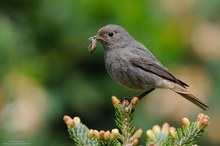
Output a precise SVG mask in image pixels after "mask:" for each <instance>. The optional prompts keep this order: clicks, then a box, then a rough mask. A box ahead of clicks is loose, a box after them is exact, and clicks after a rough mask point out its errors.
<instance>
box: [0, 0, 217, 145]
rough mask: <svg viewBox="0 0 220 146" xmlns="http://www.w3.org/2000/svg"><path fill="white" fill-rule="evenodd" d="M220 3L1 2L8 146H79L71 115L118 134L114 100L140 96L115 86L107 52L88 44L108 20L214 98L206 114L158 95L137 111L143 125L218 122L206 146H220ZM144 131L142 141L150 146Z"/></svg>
mask: <svg viewBox="0 0 220 146" xmlns="http://www.w3.org/2000/svg"><path fill="white" fill-rule="evenodd" d="M219 14H220V1H218V0H209V1H207V0H149V1H147V0H136V1H131V0H130V1H126V0H121V1H117V0H111V1H103V0H80V1H77V0H8V1H3V0H2V1H0V145H16V143H17V144H20V145H31V146H39V145H42V146H43V145H48V146H49V145H53V146H60V145H65V146H72V145H74V143H73V141H72V140H71V139H70V138H69V136H68V133H67V128H66V125H65V124H64V122H63V116H64V115H69V116H80V118H81V120H82V121H83V123H85V124H86V125H87V126H88V127H89V128H93V129H98V130H108V129H112V128H115V123H114V109H113V107H112V104H111V96H112V95H115V96H117V97H119V98H123V97H133V96H138V95H139V94H140V93H137V92H132V91H128V90H127V89H124V88H123V87H121V86H119V85H118V84H117V83H115V82H114V81H113V80H112V79H111V78H110V77H109V76H108V74H107V72H106V71H105V67H104V59H103V48H102V46H101V45H100V44H98V46H97V49H96V51H95V52H94V53H93V54H89V53H88V51H87V46H88V38H89V37H90V36H93V35H95V34H96V32H97V30H98V29H99V28H101V27H103V26H104V25H106V24H110V23H114V24H118V25H121V26H123V27H124V28H126V29H127V30H128V31H129V32H130V34H131V35H132V36H133V37H134V38H136V40H138V41H140V42H142V43H143V44H144V45H146V46H147V47H148V48H149V50H151V52H152V53H153V54H154V55H155V56H156V57H157V58H158V59H159V60H160V61H161V62H162V63H163V64H164V65H165V66H166V67H167V68H169V70H170V71H172V72H173V74H174V75H175V76H176V77H178V78H179V79H181V80H183V81H185V82H187V83H188V84H189V85H190V88H189V90H190V91H191V92H192V93H193V94H195V95H196V96H198V97H200V98H202V99H203V100H204V101H207V102H208V103H209V105H210V109H209V110H208V111H205V112H204V111H201V110H200V109H198V108H197V107H196V106H194V105H193V104H191V103H189V102H188V101H186V100H185V99H183V98H181V97H180V96H179V95H176V94H174V93H172V92H171V91H166V90H156V91H154V92H153V93H151V94H150V95H148V97H146V98H145V99H144V100H143V101H142V102H141V103H140V104H139V105H138V107H137V110H136V114H135V121H136V125H137V126H136V127H137V128H140V127H142V128H143V130H147V129H150V128H151V127H152V126H153V125H154V124H162V123H163V122H169V123H170V124H171V126H177V127H179V126H180V125H181V122H180V121H181V118H182V117H188V118H190V119H191V120H193V121H194V120H195V118H196V117H197V114H198V113H199V112H203V113H205V114H207V115H209V116H210V118H211V125H210V126H209V128H207V130H206V132H205V134H204V136H203V137H202V139H200V140H199V145H208V146H217V145H220V135H219V131H220V126H219V123H220V106H219V105H220V98H219V95H220V62H219V61H220V15H219ZM144 139H145V135H143V136H142V141H141V143H142V144H145V141H144Z"/></svg>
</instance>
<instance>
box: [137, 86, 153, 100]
mask: <svg viewBox="0 0 220 146" xmlns="http://www.w3.org/2000/svg"><path fill="white" fill-rule="evenodd" d="M154 89H156V88H151V89H150V90H147V91H145V92H144V93H142V94H141V95H139V96H138V98H139V100H141V99H142V98H143V97H144V96H146V95H147V94H148V93H150V92H152V91H153V90H154Z"/></svg>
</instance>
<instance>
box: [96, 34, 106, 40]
mask: <svg viewBox="0 0 220 146" xmlns="http://www.w3.org/2000/svg"><path fill="white" fill-rule="evenodd" d="M95 37H96V40H98V41H103V40H104V38H102V37H100V36H99V35H96V36H95Z"/></svg>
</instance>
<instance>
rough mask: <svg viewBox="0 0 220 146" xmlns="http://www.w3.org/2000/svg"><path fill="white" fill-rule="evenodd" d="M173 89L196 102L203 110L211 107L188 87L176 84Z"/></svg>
mask: <svg viewBox="0 0 220 146" xmlns="http://www.w3.org/2000/svg"><path fill="white" fill-rule="evenodd" d="M171 90H173V91H174V92H176V93H178V94H179V95H181V96H182V97H184V98H185V99H187V100H189V101H191V102H192V103H194V104H195V105H197V106H198V107H200V108H201V109H203V110H206V109H207V108H208V107H209V106H208V105H207V104H205V103H203V102H202V101H201V100H200V99H198V98H197V97H195V96H194V95H192V94H191V93H189V92H188V91H187V90H186V89H184V88H182V87H179V86H178V85H174V87H173V88H171Z"/></svg>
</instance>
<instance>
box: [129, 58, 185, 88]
mask: <svg viewBox="0 0 220 146" xmlns="http://www.w3.org/2000/svg"><path fill="white" fill-rule="evenodd" d="M130 63H131V64H132V65H133V66H135V67H138V68H140V69H142V70H144V71H147V72H151V73H153V74H156V75H158V76H160V77H162V78H164V79H167V80H170V81H172V82H174V83H177V84H179V85H180V86H182V87H184V88H185V87H188V85H187V84H186V83H184V82H183V81H180V80H178V79H176V78H175V77H174V76H173V75H172V74H171V73H170V72H169V71H168V70H167V69H166V68H165V67H163V66H162V65H161V64H160V63H159V62H155V60H154V61H153V60H152V61H147V60H146V58H142V57H138V58H131V59H130Z"/></svg>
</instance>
